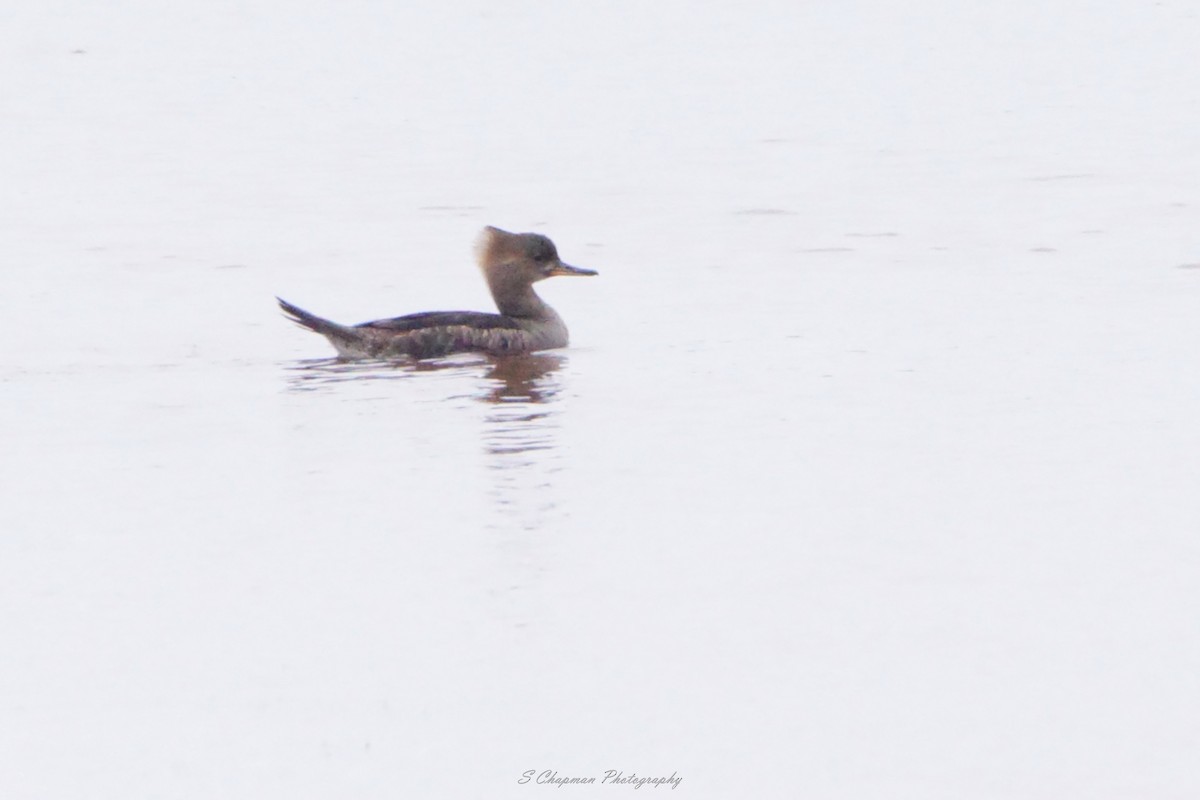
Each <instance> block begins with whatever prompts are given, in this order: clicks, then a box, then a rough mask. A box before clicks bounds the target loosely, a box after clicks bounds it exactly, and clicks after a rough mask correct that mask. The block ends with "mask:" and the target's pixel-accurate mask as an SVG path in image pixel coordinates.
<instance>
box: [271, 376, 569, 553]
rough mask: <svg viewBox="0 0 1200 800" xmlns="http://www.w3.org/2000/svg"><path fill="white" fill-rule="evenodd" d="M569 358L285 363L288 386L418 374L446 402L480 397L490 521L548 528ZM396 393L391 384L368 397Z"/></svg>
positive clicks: (309, 387)
mask: <svg viewBox="0 0 1200 800" xmlns="http://www.w3.org/2000/svg"><path fill="white" fill-rule="evenodd" d="M566 362H567V359H566V357H565V356H563V355H559V354H556V353H532V354H529V355H523V356H507V357H503V358H491V357H483V358H482V359H481V358H480V357H477V356H469V357H466V358H465V359H464V357H462V356H454V357H450V358H446V359H436V360H426V361H391V362H389V361H342V360H339V359H337V358H323V359H305V360H301V361H297V362H292V363H291V364H290V365H288V367H287V368H288V370H289V373H290V374H289V380H288V384H289V389H290V390H291V391H296V392H310V391H319V390H326V391H328V390H331V389H334V388H335V386H336V385H337V384H345V383H351V384H354V385H356V386H358V387H362V386H363V384H364V383H365V382H368V381H385V382H386V381H408V380H417V381H418V383H419V384H420V385H421V389H422V390H428V389H430V388H431V387H436V386H439V385H440V387H441V389H442V392H441V397H442V399H443V400H445V401H460V403H461V402H462V401H464V400H465V401H466V405H467V406H470V405H472V403H470V401H469V400H468V398H470V399H474V400H476V401H479V402H480V403H483V404H484V406H485V407H486V412H485V414H484V417H483V427H482V430H481V437H480V438H481V442H482V445H483V454H484V456H485V466H486V467H487V468H488V471H489V473H490V474H491V476H492V481H491V486H490V487H489V489H488V493H489V497H490V504H491V505H492V508H493V510H494V511H495V516H494V517H493V519H492V520H491V521H490V522H489V524H488V527H489V528H491V529H504V530H513V529H516V530H525V531H529V530H537V529H540V528H542V527H545V526H546V524H547V522H548V521H549V519H550V518H552V516H553V515H554V514H555V513H556V509H557V503H556V501H555V487H554V474H555V473H557V472H558V471H559V470H560V469H561V467H562V465H561V461H560V459H559V454H558V447H557V445H558V434H559V425H558V420H557V414H558V413H559V410H558V409H557V408H556V405H557V402H558V399H559V395H560V393H561V391H562V384H561V378H560V375H559V373H560V371H561V368H562V367H563V365H564V364H565V363H566ZM481 368H482V369H481ZM431 381H432V382H433V383H431ZM379 388H382V387H379ZM373 394H374V393H373ZM438 394H439V393H438V392H437V391H435V392H434V395H435V397H436V396H437V395H438ZM395 396H396V394H395V392H393V391H390V390H389V391H385V392H383V393H381V394H375V396H374V397H373V398H371V399H374V400H387V399H392V398H395Z"/></svg>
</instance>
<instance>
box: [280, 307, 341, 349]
mask: <svg viewBox="0 0 1200 800" xmlns="http://www.w3.org/2000/svg"><path fill="white" fill-rule="evenodd" d="M275 299H276V300H278V301H279V307H280V308H282V309H283V313H284V316H286V317H287V318H288V319H290V320H291V321H292V322H294V323H296V324H297V325H299V326H300V327H301V328H307V329H308V330H310V331H316V332H317V333H319V334H321V335H322V336H325V337H327V338H328V339H329V341H331V342H333V344H334V345H335V346H336V345H338V344H339V343H348V342H355V341H357V340H358V339H359V337H358V336H356V335H355V332H354V331H353V329H351V328H348V327H346V326H345V325H339V324H337V323H336V322H332V321H330V320H327V319H325V318H324V317H318V316H317V315H316V314H313V313H312V312H310V311H305V310H304V309H303V308H300V306H294V305H292V304H291V303H289V302H288V301H287V300H284V299H283V298H282V297H276V298H275ZM340 349H341V348H340V347H339V350H340Z"/></svg>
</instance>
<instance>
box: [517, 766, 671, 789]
mask: <svg viewBox="0 0 1200 800" xmlns="http://www.w3.org/2000/svg"><path fill="white" fill-rule="evenodd" d="M597 781H598V782H599V783H602V784H607V785H609V786H632V787H633V788H634V789H640V788H642V787H643V786H646V785H650V786H653V787H654V788H655V789H657V788H659V787H660V786H666V785H669V786H670V787H671V788H672V789H674V788H676V787H677V786H679V784H680V782H682V781H683V778H682V777H681V776H679V775H676V774H675V773H674V772H672V773H671V777H669V778H662V777H658V778H642V777H639V776H638V774H637V773H636V772H631V773H630V774H628V775H626V774H625V773H624V772H622V771H621V770H619V769H610V770H605V772H604V775H603V776H601V777H600V778H596V777H595V776H587V777H582V778H572V777H568V776H566V775H559V774H558V771H557V770H553V769H545V770H542V771H541V772H538V771H537V770H536V769H527V770H525V771H524V772H522V773H521V777H520V778H519V779H518V780H517V783H540V784H550V785H551V786H557V787H559V788H562V787H563V786H566V785H568V784H573V783H596V782H597Z"/></svg>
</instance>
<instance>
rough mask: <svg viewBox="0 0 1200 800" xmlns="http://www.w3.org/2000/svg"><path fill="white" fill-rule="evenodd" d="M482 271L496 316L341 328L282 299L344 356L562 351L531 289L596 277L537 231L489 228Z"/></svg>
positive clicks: (563, 331)
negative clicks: (562, 278) (562, 279)
mask: <svg viewBox="0 0 1200 800" xmlns="http://www.w3.org/2000/svg"><path fill="white" fill-rule="evenodd" d="M475 254H476V258H477V259H478V261H479V268H480V269H481V270H483V276H484V278H485V279H486V280H487V283H488V288H489V289H491V292H492V299H493V300H495V301H496V307H497V308H498V309H499V310H500V313H499V314H487V313H484V312H482V311H425V312H421V313H419V314H409V315H407V316H404V317H394V318H392V319H379V320H375V321H374V322H363V323H361V324H359V325H339V324H338V323H336V322H330V321H329V320H327V319H323V318H321V317H318V316H317V315H316V314H310V313H309V312H307V311H305V310H304V309H302V308H298V307H296V306H294V305H292V304H291V303H289V302H287V301H286V300H282V299H280V298H278V297H277V298H275V299H276V300H279V305H280V307H281V308H282V309H283V311H284V313H285V314H286V315H287V317H288V318H289V319H291V320H292V321H293V322H295V323H297V324H298V325H301V326H302V327H305V328H308V329H309V330H311V331H316V332H317V333H319V334H321V335H323V336H324V337H325V338H326V339H328V340H329V342H330V344H332V345H333V346H334V347H336V348H337V351H338V355H339V356H341V357H342V358H398V357H401V356H408V357H411V358H434V357H437V356H446V355H450V354H451V353H468V352H482V353H490V354H491V355H496V356H503V355H519V354H522V353H532V352H534V351H536V350H549V349H551V348H555V347H565V346H566V344H567V326H566V325H564V324H563V321H562V318H561V317H559V316H558V314H556V313H555V312H554V309H552V308H551V307H550V306H548V305H546V304H545V303H544V302H543V301H542V299H541V298H540V297H538V296H537V294H536V293H535V292H534V291H533V284H534V283H535V282H537V281H540V280H543V279H544V278H550V277H553V276H555V275H595V274H596V272H595V271H594V270H590V269H581V268H579V267H572V266H570V265H569V264H564V263H563V262H562V260H561V259H560V258H559V257H558V251H557V250H556V249H555V247H554V242H552V241H550V240H549V239H548V238H546V237H545V236H542V235H541V234H540V233H509V232H508V231H502V230H500V229H499V228H493V227H491V226H488V227H486V228H484V229H483V231H482V232H481V233H480V234H479V239H478V240H477V242H476V244H475Z"/></svg>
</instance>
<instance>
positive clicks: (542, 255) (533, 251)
mask: <svg viewBox="0 0 1200 800" xmlns="http://www.w3.org/2000/svg"><path fill="white" fill-rule="evenodd" d="M554 256H555V252H554V245H553V244H551V243H550V240H549V239H544V238H541V239H535V240H534V241H532V242H531V243H530V246H529V257H530V258H532V259H533V260H534V261H552V260H553V259H554Z"/></svg>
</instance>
